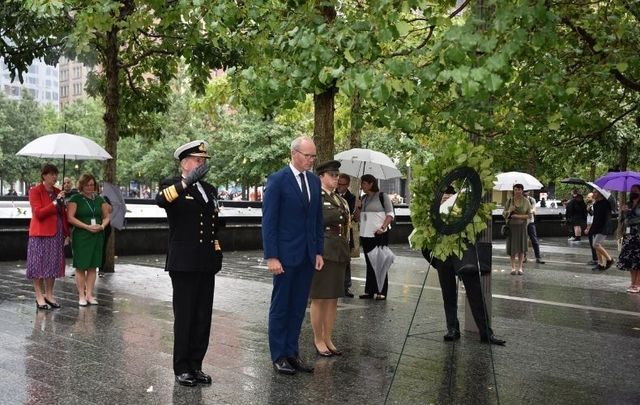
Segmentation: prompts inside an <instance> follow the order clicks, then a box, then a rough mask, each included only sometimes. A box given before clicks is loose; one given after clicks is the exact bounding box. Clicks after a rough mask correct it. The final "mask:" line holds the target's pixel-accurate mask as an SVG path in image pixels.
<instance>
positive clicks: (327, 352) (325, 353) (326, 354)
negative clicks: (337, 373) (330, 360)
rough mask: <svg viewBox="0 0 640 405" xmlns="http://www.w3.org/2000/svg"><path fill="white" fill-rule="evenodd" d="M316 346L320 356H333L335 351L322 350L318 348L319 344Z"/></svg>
mask: <svg viewBox="0 0 640 405" xmlns="http://www.w3.org/2000/svg"><path fill="white" fill-rule="evenodd" d="M314 346H315V345H314ZM315 348H316V353H317V354H318V356H321V357H331V356H333V353H332V352H331V350H327V351H325V352H321V351H320V350H318V347H317V346H315Z"/></svg>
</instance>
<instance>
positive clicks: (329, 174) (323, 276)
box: [310, 160, 351, 357]
mask: <svg viewBox="0 0 640 405" xmlns="http://www.w3.org/2000/svg"><path fill="white" fill-rule="evenodd" d="M339 168H340V162H338V161H336V160H330V161H328V162H324V163H321V164H319V165H318V167H317V168H316V173H317V174H318V176H320V182H321V184H322V214H323V218H324V254H323V258H324V267H322V269H321V270H319V271H316V272H315V274H314V276H313V282H312V284H311V293H310V298H311V326H312V327H313V342H314V345H315V347H316V352H317V353H318V355H320V356H323V357H330V356H340V355H341V354H342V352H340V351H339V350H338V349H337V348H336V347H335V345H334V344H333V342H332V341H331V334H332V332H333V326H334V324H335V321H336V313H337V309H338V298H340V297H342V296H344V274H345V271H346V269H347V265H348V264H349V261H350V260H351V256H350V250H349V227H350V226H351V219H350V215H349V204H348V203H347V201H346V200H345V199H344V198H342V197H340V196H339V195H338V194H337V193H335V189H336V187H337V186H338V175H339Z"/></svg>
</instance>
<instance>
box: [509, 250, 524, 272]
mask: <svg viewBox="0 0 640 405" xmlns="http://www.w3.org/2000/svg"><path fill="white" fill-rule="evenodd" d="M510 259H511V274H523V271H522V263H523V262H524V252H518V253H516V254H515V255H512V256H511V257H510Z"/></svg>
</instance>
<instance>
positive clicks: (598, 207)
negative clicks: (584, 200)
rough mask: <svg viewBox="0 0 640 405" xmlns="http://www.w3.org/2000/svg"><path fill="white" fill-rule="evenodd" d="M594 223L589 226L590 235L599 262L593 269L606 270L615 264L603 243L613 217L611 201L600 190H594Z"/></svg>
mask: <svg viewBox="0 0 640 405" xmlns="http://www.w3.org/2000/svg"><path fill="white" fill-rule="evenodd" d="M593 198H594V200H595V203H594V204H593V223H592V224H591V228H589V235H593V248H594V249H595V250H596V255H597V256H598V264H597V265H596V267H594V268H593V270H606V269H608V268H609V267H611V265H612V264H613V259H612V258H611V256H610V255H609V253H608V252H607V250H606V249H605V248H604V246H603V245H602V243H603V242H604V240H605V239H606V238H607V226H608V225H609V220H610V219H611V206H610V205H609V201H608V200H607V199H606V198H605V197H604V196H603V195H602V193H600V192H599V191H598V190H595V189H594V190H593Z"/></svg>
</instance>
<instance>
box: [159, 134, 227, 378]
mask: <svg viewBox="0 0 640 405" xmlns="http://www.w3.org/2000/svg"><path fill="white" fill-rule="evenodd" d="M174 157H175V158H176V159H178V160H179V161H180V168H181V170H182V176H177V177H174V178H168V179H165V180H163V181H162V183H161V184H160V192H159V193H158V195H157V196H156V203H157V204H158V205H159V206H160V207H162V208H164V209H165V210H166V211H167V219H168V220H169V248H168V251H167V261H166V265H165V271H168V272H169V276H170V277H171V284H172V286H173V314H174V318H175V320H174V324H173V334H174V341H173V370H174V372H175V375H176V381H177V382H178V383H179V384H181V385H186V386H195V385H197V384H211V377H210V376H209V375H207V374H205V373H204V372H203V371H202V360H203V359H204V356H205V353H206V352H207V347H208V345H209V334H210V331H211V314H212V307H213V290H214V285H215V279H214V276H215V274H216V273H217V272H218V271H220V268H221V267H222V251H221V249H220V243H219V242H218V229H219V223H218V193H217V190H216V189H215V188H214V187H213V186H212V185H211V184H209V183H207V182H205V181H202V178H203V177H204V175H205V174H206V173H207V171H208V165H207V159H209V158H210V156H209V155H208V154H207V144H206V143H205V142H204V141H200V140H198V141H193V142H189V143H187V144H184V145H182V146H180V147H179V148H178V149H176V151H175V153H174Z"/></svg>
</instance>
